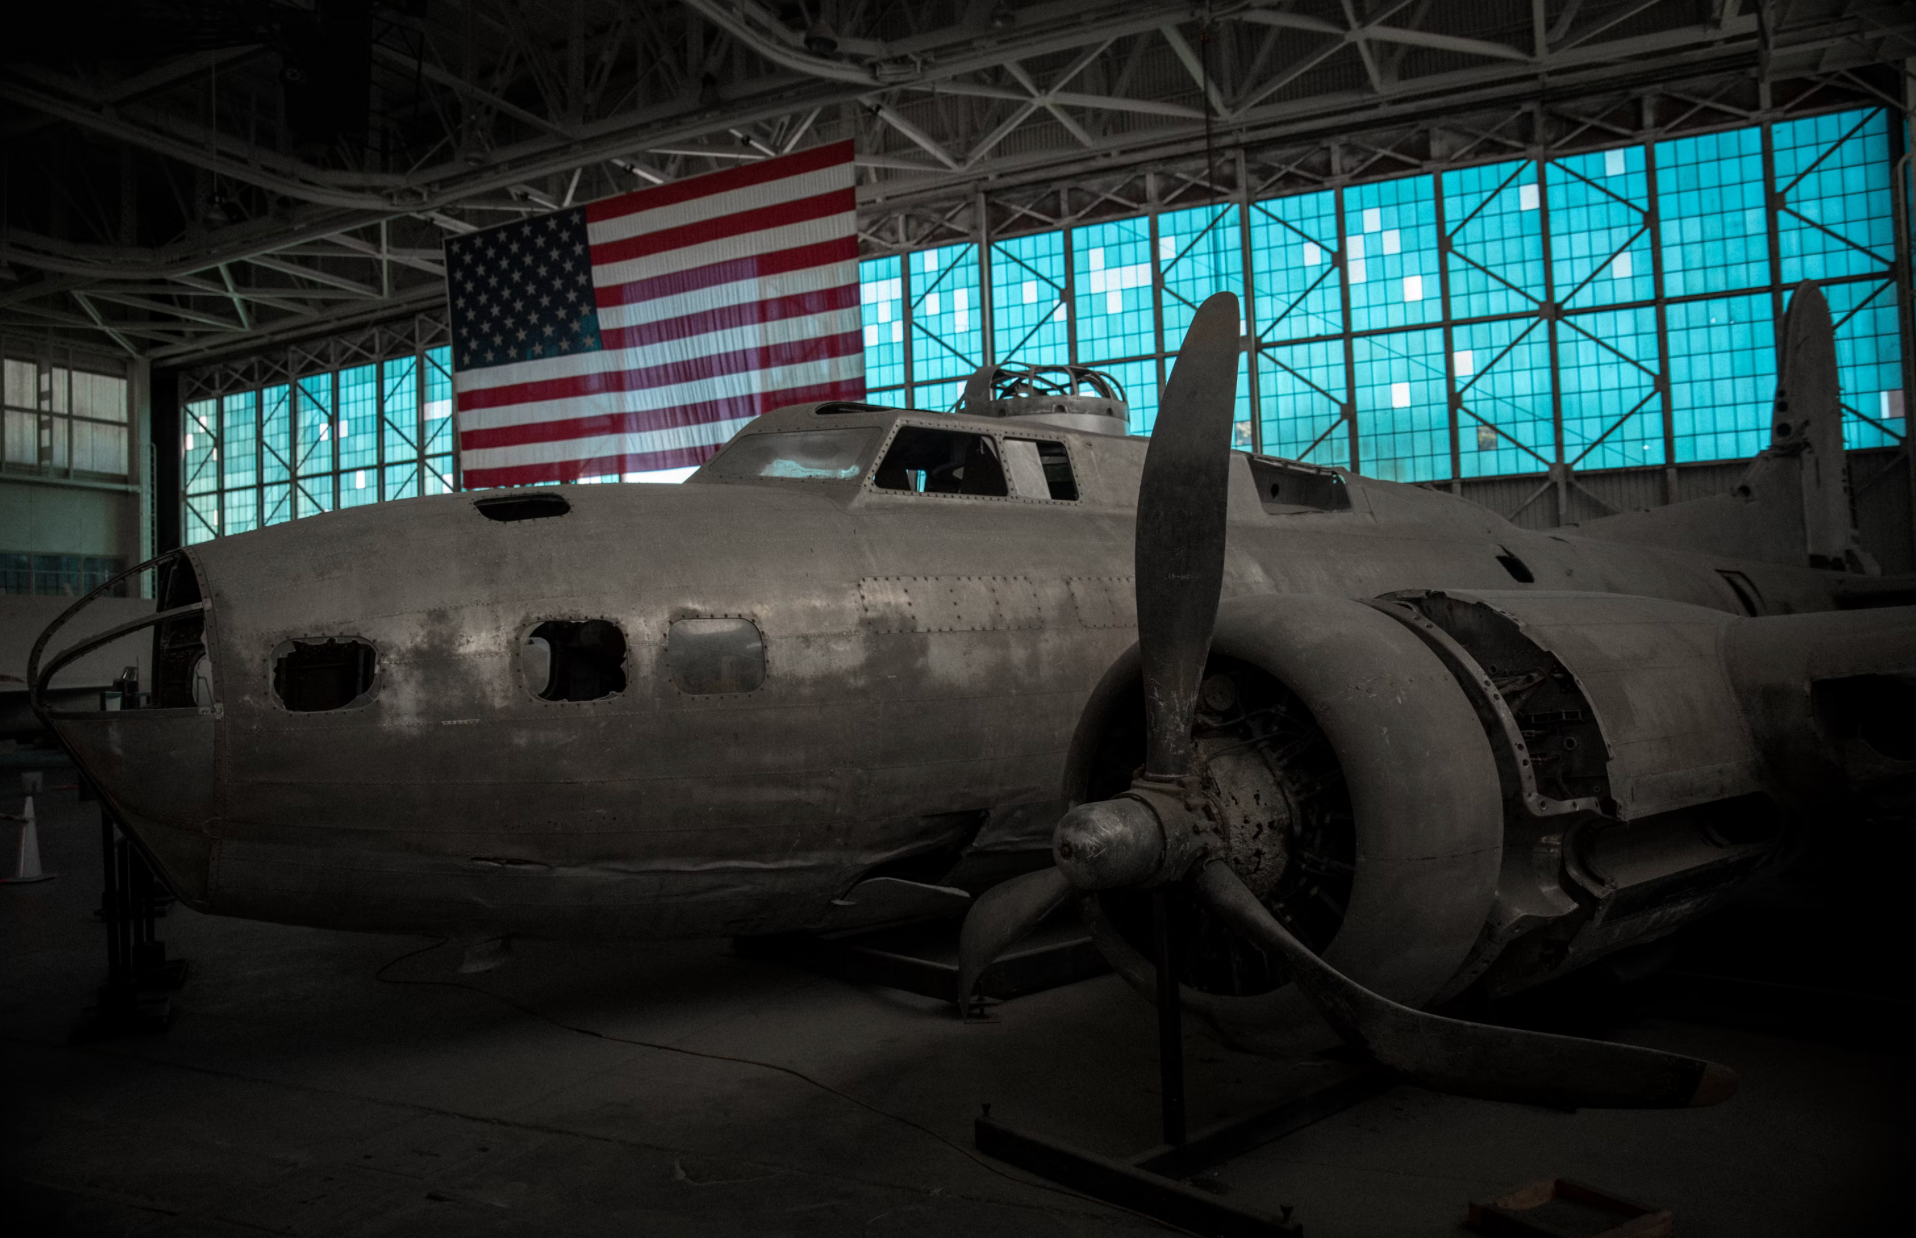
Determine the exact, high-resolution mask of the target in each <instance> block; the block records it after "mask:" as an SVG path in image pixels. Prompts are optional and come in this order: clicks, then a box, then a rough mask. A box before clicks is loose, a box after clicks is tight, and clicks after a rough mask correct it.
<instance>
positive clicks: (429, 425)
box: [423, 348, 453, 455]
mask: <svg viewBox="0 0 1916 1238" xmlns="http://www.w3.org/2000/svg"><path fill="white" fill-rule="evenodd" d="M451 365H452V350H451V349H447V348H435V349H433V350H431V351H430V352H428V353H427V354H426V372H425V408H424V410H423V411H424V413H425V418H426V442H425V444H424V450H425V452H426V453H427V454H428V455H436V454H438V453H440V452H445V451H451V450H452V449H453V429H452V427H453V416H452V370H451V368H450V367H451Z"/></svg>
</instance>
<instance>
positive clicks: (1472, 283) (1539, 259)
mask: <svg viewBox="0 0 1916 1238" xmlns="http://www.w3.org/2000/svg"><path fill="white" fill-rule="evenodd" d="M1443 185H1444V226H1445V227H1446V228H1448V229H1449V230H1450V314H1451V317H1453V318H1481V317H1484V316H1485V315H1488V314H1523V313H1533V312H1535V310H1536V309H1537V307H1538V306H1539V305H1541V304H1543V300H1544V278H1543V208H1542V198H1541V196H1540V195H1539V193H1538V191H1537V165H1536V164H1535V163H1534V162H1532V161H1530V160H1528V159H1524V160H1518V161H1516V162H1512V163H1493V164H1488V165H1485V166H1483V167H1476V168H1463V169H1461V170H1459V171H1456V172H1446V173H1445V174H1444V178H1443ZM1466 472H1468V470H1466Z"/></svg>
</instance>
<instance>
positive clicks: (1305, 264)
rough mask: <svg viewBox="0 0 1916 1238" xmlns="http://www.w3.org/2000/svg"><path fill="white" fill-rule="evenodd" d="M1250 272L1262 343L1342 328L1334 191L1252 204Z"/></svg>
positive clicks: (1327, 332) (1327, 333)
mask: <svg viewBox="0 0 1916 1238" xmlns="http://www.w3.org/2000/svg"><path fill="white" fill-rule="evenodd" d="M1251 271H1252V275H1253V282H1254V284H1255V286H1256V288H1257V314H1256V318H1257V330H1258V339H1259V340H1260V341H1263V342H1265V343H1277V342H1281V341H1284V340H1298V339H1307V338H1309V337H1312V336H1319V335H1333V334H1335V333H1337V332H1339V331H1342V330H1343V329H1344V301H1343V296H1344V294H1343V290H1342V289H1341V288H1340V287H1339V285H1338V280H1337V194H1336V193H1335V192H1334V191H1332V190H1328V189H1327V190H1325V191H1324V192H1322V193H1303V194H1297V195H1295V196H1293V197H1289V198H1273V199H1271V200H1270V201H1268V202H1254V203H1252V204H1251ZM1339 364H1340V365H1341V364H1342V356H1341V354H1340V356H1339Z"/></svg>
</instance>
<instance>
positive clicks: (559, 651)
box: [519, 619, 625, 701]
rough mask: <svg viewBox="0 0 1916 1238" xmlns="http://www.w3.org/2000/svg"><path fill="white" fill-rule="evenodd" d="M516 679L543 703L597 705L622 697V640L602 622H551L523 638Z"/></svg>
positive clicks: (612, 626)
mask: <svg viewBox="0 0 1916 1238" xmlns="http://www.w3.org/2000/svg"><path fill="white" fill-rule="evenodd" d="M519 668H520V674H521V675H523V676H524V678H525V683H526V687H528V688H530V689H531V690H532V693H533V695H535V696H537V697H539V698H540V699H541V700H547V701H596V700H599V699H601V698H603V697H608V696H612V695H613V694H615V693H618V692H623V691H625V634H624V633H622V632H620V631H619V628H618V625H617V624H615V623H612V622H610V621H609V620H605V619H587V620H584V621H582V622H572V621H569V620H563V619H554V620H551V621H549V622H546V623H542V624H540V625H539V626H538V627H536V628H534V629H532V631H531V632H529V633H528V634H527V635H526V640H525V648H524V649H522V650H521V651H520V654H519Z"/></svg>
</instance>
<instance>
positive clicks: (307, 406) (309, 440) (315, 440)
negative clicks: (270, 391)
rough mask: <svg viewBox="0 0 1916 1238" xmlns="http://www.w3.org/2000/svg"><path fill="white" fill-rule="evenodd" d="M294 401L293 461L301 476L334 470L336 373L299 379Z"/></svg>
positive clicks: (294, 388)
mask: <svg viewBox="0 0 1916 1238" xmlns="http://www.w3.org/2000/svg"><path fill="white" fill-rule="evenodd" d="M293 404H294V417H295V421H296V425H297V432H298V438H297V440H296V442H295V446H294V450H295V452H296V453H297V458H296V460H295V462H294V463H295V466H296V469H297V472H298V474H299V476H301V477H317V476H319V475H320V474H322V473H330V472H332V471H333V376H332V375H331V374H315V375H313V376H312V377H310V378H302V379H300V380H299V381H298V382H297V383H295V384H294V385H293ZM325 488H326V489H327V490H328V491H330V490H331V489H332V486H331V484H330V483H327V484H326V486H325ZM321 510H329V509H321ZM301 514H302V515H303V514H305V513H303V512H302V513H301Z"/></svg>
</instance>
